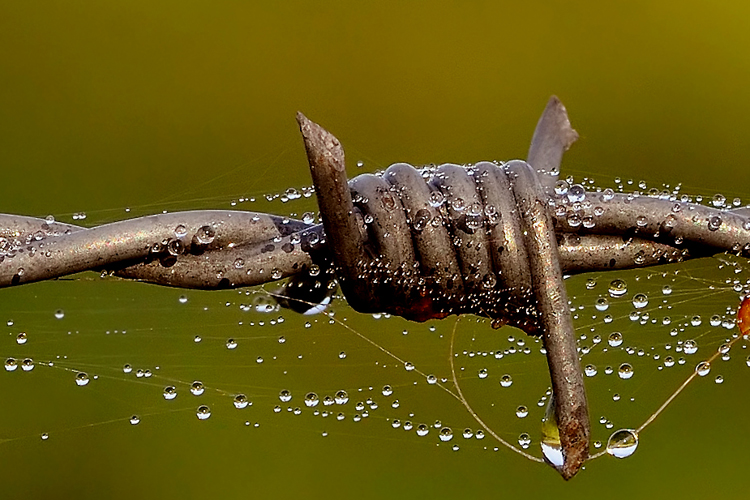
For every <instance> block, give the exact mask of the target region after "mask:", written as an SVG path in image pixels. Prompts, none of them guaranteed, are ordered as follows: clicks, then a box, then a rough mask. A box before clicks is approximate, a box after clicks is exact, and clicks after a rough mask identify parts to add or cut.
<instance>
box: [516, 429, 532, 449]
mask: <svg viewBox="0 0 750 500" xmlns="http://www.w3.org/2000/svg"><path fill="white" fill-rule="evenodd" d="M518 444H520V445H521V448H523V449H526V448H528V447H529V445H530V444H531V436H529V435H528V434H527V433H525V432H524V433H523V434H521V435H520V436H518Z"/></svg>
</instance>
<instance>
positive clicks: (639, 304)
mask: <svg viewBox="0 0 750 500" xmlns="http://www.w3.org/2000/svg"><path fill="white" fill-rule="evenodd" d="M647 305H648V296H647V295H646V294H645V293H637V294H635V295H634V296H633V306H634V307H635V308H636V309H643V308H644V307H646V306H647Z"/></svg>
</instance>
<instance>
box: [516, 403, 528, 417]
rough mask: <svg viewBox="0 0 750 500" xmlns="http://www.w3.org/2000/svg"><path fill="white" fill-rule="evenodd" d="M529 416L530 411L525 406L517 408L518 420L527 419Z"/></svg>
mask: <svg viewBox="0 0 750 500" xmlns="http://www.w3.org/2000/svg"><path fill="white" fill-rule="evenodd" d="M528 414H529V409H528V408H526V407H525V406H523V405H521V406H519V407H518V408H516V416H517V417H518V418H526V416H527V415H528Z"/></svg>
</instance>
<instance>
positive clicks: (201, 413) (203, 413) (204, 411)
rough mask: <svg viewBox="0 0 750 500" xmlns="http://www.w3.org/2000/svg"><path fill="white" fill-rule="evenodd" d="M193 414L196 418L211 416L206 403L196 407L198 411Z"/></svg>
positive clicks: (204, 418)
mask: <svg viewBox="0 0 750 500" xmlns="http://www.w3.org/2000/svg"><path fill="white" fill-rule="evenodd" d="M195 416H196V417H198V420H206V419H207V418H208V417H210V416H211V408H209V407H208V406H206V405H200V406H199V407H198V411H197V412H196V413H195Z"/></svg>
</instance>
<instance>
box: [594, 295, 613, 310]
mask: <svg viewBox="0 0 750 500" xmlns="http://www.w3.org/2000/svg"><path fill="white" fill-rule="evenodd" d="M594 307H596V310H597V311H600V312H604V311H606V310H607V309H609V300H607V298H606V297H599V298H598V299H596V304H595V305H594Z"/></svg>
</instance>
